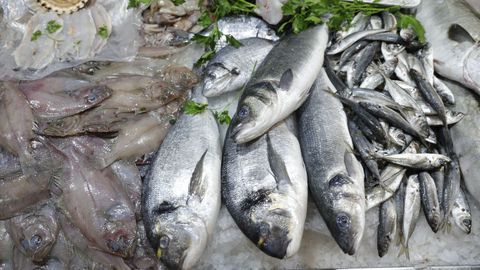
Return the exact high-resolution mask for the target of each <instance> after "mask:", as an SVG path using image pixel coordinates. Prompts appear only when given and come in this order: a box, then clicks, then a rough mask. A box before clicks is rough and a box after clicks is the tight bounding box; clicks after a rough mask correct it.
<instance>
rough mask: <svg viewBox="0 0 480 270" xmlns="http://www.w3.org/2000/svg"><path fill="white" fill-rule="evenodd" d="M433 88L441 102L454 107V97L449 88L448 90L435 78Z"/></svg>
mask: <svg viewBox="0 0 480 270" xmlns="http://www.w3.org/2000/svg"><path fill="white" fill-rule="evenodd" d="M433 86H434V87H435V90H437V93H438V95H440V97H441V98H442V100H443V102H445V103H448V104H450V105H455V96H454V95H453V93H452V90H450V88H448V86H447V85H446V84H445V83H444V82H443V81H442V80H440V79H439V78H437V77H436V76H434V77H433Z"/></svg>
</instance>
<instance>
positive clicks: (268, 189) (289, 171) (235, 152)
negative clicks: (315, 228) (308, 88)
mask: <svg viewBox="0 0 480 270" xmlns="http://www.w3.org/2000/svg"><path fill="white" fill-rule="evenodd" d="M292 122H294V119H292V118H287V120H286V122H281V123H280V124H279V125H277V126H276V127H275V128H273V129H271V130H270V131H269V132H268V133H267V134H265V135H263V136H261V137H260V138H258V139H257V140H254V141H252V142H250V143H247V144H236V143H235V142H234V141H233V139H232V138H231V137H230V136H229V135H228V133H227V136H226V139H225V146H224V154H223V166H222V198H223V201H224V202H225V205H226V206H227V209H228V211H229V212H230V214H231V215H232V217H233V219H234V220H235V223H236V224H237V225H238V227H239V228H240V230H242V232H243V233H244V234H245V235H246V236H247V237H248V238H249V239H250V240H251V241H252V242H253V243H254V244H255V245H256V246H257V247H258V248H259V249H261V250H262V251H263V252H265V253H266V254H268V255H270V256H272V257H276V258H280V259H282V258H286V257H290V256H292V255H294V254H295V253H296V252H297V251H298V249H299V248H300V243H301V240H302V235H303V227H304V223H305V217H306V213H307V212H306V211H307V194H308V189H307V173H306V171H305V165H304V164H303V160H302V153H301V150H300V145H299V143H298V140H297V138H296V136H295V129H294V127H292V126H291V124H292ZM228 132H231V130H229V131H228Z"/></svg>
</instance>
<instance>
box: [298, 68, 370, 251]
mask: <svg viewBox="0 0 480 270" xmlns="http://www.w3.org/2000/svg"><path fill="white" fill-rule="evenodd" d="M330 84H331V83H330V81H329V80H328V77H327V76H326V75H325V74H324V72H322V73H321V74H320V75H319V78H318V79H317V82H316V83H315V86H314V87H313V88H312V90H311V92H312V93H311V95H310V97H309V99H308V100H307V101H306V102H305V104H304V105H303V106H302V107H301V109H300V110H299V112H298V113H299V116H298V117H299V120H298V123H299V138H300V145H301V148H302V153H303V158H304V161H305V165H306V168H307V173H308V181H309V189H310V192H311V194H312V196H313V200H314V201H315V203H316V205H317V208H318V209H319V211H320V214H321V215H322V217H323V218H324V220H325V222H326V223H327V227H328V228H329V230H330V233H331V234H332V236H333V237H334V238H335V240H336V242H337V244H338V245H339V246H340V248H341V249H342V251H343V252H345V253H348V254H350V255H353V254H355V253H356V251H357V250H358V247H359V244H360V240H361V239H362V236H363V229H364V226H365V191H364V172H363V168H362V166H361V164H360V162H359V161H358V160H357V159H356V157H355V155H354V154H353V152H352V151H353V145H352V141H351V138H350V133H349V131H348V126H347V117H346V115H345V114H344V111H343V108H342V104H341V103H340V102H339V100H338V99H337V98H336V97H335V96H333V95H332V94H331V93H327V92H326V91H329V90H328V89H334V88H333V87H332V86H331V85H330Z"/></svg>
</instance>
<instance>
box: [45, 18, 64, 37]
mask: <svg viewBox="0 0 480 270" xmlns="http://www.w3.org/2000/svg"><path fill="white" fill-rule="evenodd" d="M60 28H62V25H61V24H59V23H57V22H56V21H55V20H51V21H49V22H48V23H47V27H46V28H45V30H47V32H48V33H50V34H53V33H55V32H57V31H58V30H59V29H60Z"/></svg>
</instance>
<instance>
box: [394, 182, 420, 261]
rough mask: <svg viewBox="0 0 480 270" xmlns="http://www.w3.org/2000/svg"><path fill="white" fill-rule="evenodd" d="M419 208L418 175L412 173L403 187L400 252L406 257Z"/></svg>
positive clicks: (408, 253) (408, 256) (408, 252)
mask: <svg viewBox="0 0 480 270" xmlns="http://www.w3.org/2000/svg"><path fill="white" fill-rule="evenodd" d="M420 208H421V200H420V184H419V183H418V175H416V174H413V175H410V177H408V180H407V186H406V188H405V202H404V212H403V225H402V232H403V243H402V244H403V246H402V249H401V251H400V254H402V253H405V255H406V256H407V258H408V259H410V251H409V249H408V248H409V247H408V242H409V240H410V237H411V236H412V234H413V231H414V230H415V227H416V226H417V221H418V217H419V214H420ZM400 254H399V255H400Z"/></svg>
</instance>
